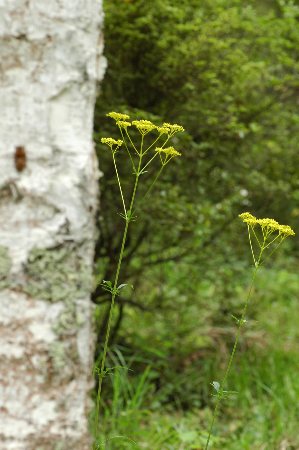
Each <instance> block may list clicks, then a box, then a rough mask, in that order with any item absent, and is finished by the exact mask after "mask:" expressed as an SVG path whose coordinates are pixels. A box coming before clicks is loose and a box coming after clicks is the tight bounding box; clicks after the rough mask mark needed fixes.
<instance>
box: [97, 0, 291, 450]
mask: <svg viewBox="0 0 299 450" xmlns="http://www.w3.org/2000/svg"><path fill="white" fill-rule="evenodd" d="M104 8H105V14H106V16H105V17H106V18H105V23H106V25H105V42H106V44H105V53H106V57H107V59H108V70H107V74H106V77H105V80H104V82H103V86H102V90H101V95H100V97H99V99H98V103H97V107H96V115H95V137H96V139H97V138H98V137H99V136H101V137H102V136H110V135H113V136H114V137H116V135H115V131H114V130H115V128H114V126H113V124H112V122H110V121H109V119H107V118H105V114H106V113H107V112H109V111H111V110H115V111H121V112H125V113H129V114H130V115H131V116H132V117H134V118H136V117H138V118H144V119H150V120H153V121H155V122H157V123H159V122H163V121H167V122H175V123H179V124H181V125H183V126H184V128H185V129H186V133H183V134H182V135H178V136H177V138H176V142H175V146H176V148H178V150H180V151H182V153H183V156H182V157H181V158H178V160H176V161H175V163H174V164H173V165H172V167H169V170H168V171H167V173H165V174H164V175H163V176H162V177H161V179H160V180H159V182H158V184H157V185H156V187H155V189H154V190H153V192H152V194H151V198H150V200H148V201H147V202H145V204H140V205H139V210H138V211H139V212H138V220H137V221H136V222H134V224H133V226H132V229H131V232H130V235H129V239H128V245H127V248H126V253H125V260H124V266H123V271H122V275H121V282H122V283H123V282H127V283H131V284H133V285H134V291H133V294H132V293H131V292H128V294H124V296H123V297H120V298H119V301H118V309H117V314H116V317H115V324H114V332H113V338H114V341H115V342H116V343H121V345H122V347H123V348H125V349H126V350H125V353H126V352H127V357H129V356H130V355H132V354H135V353H136V352H137V353H139V354H140V355H142V358H143V360H144V361H143V364H141V365H138V364H135V366H134V368H135V370H137V372H138V370H139V369H140V371H142V369H144V367H146V365H147V364H155V367H156V372H155V374H152V377H153V380H154V381H153V382H154V385H155V389H156V391H157V392H159V396H158V400H157V405H158V406H159V405H160V406H161V405H163V407H166V406H167V405H172V406H173V405H175V406H177V407H179V408H183V409H190V408H191V409H192V408H194V407H198V406H201V407H204V406H205V405H206V404H208V403H209V402H210V401H211V400H210V396H209V390H210V386H209V382H210V380H211V379H213V378H211V377H212V376H213V374H214V372H215V370H216V365H215V359H217V362H218V364H217V370H219V364H220V361H221V360H222V359H223V358H224V357H225V356H226V354H227V349H228V347H229V345H230V343H231V341H232V339H233V326H234V321H233V320H232V318H231V314H235V315H237V314H238V312H239V311H240V307H241V303H242V298H243V297H244V293H245V289H246V283H247V279H248V276H249V275H250V273H249V271H248V267H249V266H250V264H251V259H250V258H251V256H250V252H249V248H248V243H247V236H246V230H245V229H244V227H243V226H242V224H241V223H239V221H238V219H237V215H238V214H239V213H240V212H243V211H244V210H249V211H251V212H252V213H254V214H256V215H257V216H263V217H273V218H275V219H277V220H278V221H279V222H280V223H287V224H289V225H291V226H292V227H293V228H294V230H295V231H297V233H298V224H299V206H298V205H299V178H298V167H299V152H298V142H299V141H298V136H299V134H298V132H299V113H298V101H299V79H298V72H299V57H298V48H299V23H298V19H299V6H298V4H297V3H296V2H294V1H287V0H285V1H283V0H251V1H247V2H244V1H242V0H231V1H227V0H202V1H200V2H198V0H171V1H170V0H151V1H148V0H106V1H105V3H104ZM97 150H98V155H99V165H100V168H101V170H102V171H103V173H104V176H103V178H102V179H101V216H100V217H99V220H98V227H99V231H100V236H99V240H98V245H97V250H96V258H97V262H96V268H97V276H98V279H99V280H102V279H106V280H110V279H111V276H112V274H113V273H114V272H115V264H116V260H117V255H118V252H119V249H120V242H121V234H122V227H123V222H122V220H121V218H120V217H119V216H118V215H117V212H119V211H120V210H121V205H120V203H118V202H119V195H118V191H117V190H118V187H117V184H116V181H115V177H114V169H113V165H112V161H111V158H110V154H109V152H107V151H106V150H105V149H104V148H103V146H101V145H99V146H98V148H97ZM119 162H120V175H121V178H122V180H123V184H124V186H125V191H126V186H128V185H129V181H130V179H131V177H132V174H131V172H130V170H129V165H128V163H127V161H126V157H125V154H124V155H121V154H119ZM144 189H145V190H146V186H145V187H144ZM126 193H127V195H129V191H128V189H127V192H126ZM139 219H140V220H139ZM290 241H292V242H288V243H286V244H285V245H284V250H283V251H282V252H281V253H280V255H279V256H278V257H275V258H274V259H275V267H276V269H277V272H273V273H275V276H274V275H271V273H272V272H269V275H267V277H268V278H269V280H271V283H270V282H269V285H268V286H267V289H265V290H263V289H262V290H261V291H260V292H259V291H258V290H257V297H256V298H255V301H254V303H253V304H252V307H251V308H250V310H251V312H250V313H251V317H250V319H252V321H253V326H252V327H249V330H248V332H247V336H246V338H245V339H244V342H242V344H241V349H242V350H243V351H244V352H245V350H246V346H250V347H252V348H256V347H257V349H259V346H261V347H262V348H263V349H264V350H263V351H265V348H267V346H268V345H270V344H271V343H269V342H268V340H267V339H266V338H265V337H264V334H263V331H262V329H261V327H260V324H259V326H255V323H256V322H255V320H256V318H257V317H259V315H260V314H261V313H262V311H264V310H266V311H269V310H271V311H272V299H273V302H275V301H280V302H282V303H284V302H288V301H289V299H290V298H293V297H295V296H296V295H297V296H298V292H299V282H298V279H297V276H296V275H294V276H293V278H292V277H291V276H290V278H287V279H288V282H287V289H286V286H285V285H284V287H282V286H283V283H279V282H278V281H277V277H278V278H279V277H281V276H282V277H284V275H281V273H285V272H284V271H286V272H290V274H291V273H295V272H296V265H297V264H298V254H299V247H298V239H296V238H295V239H293V240H291V239H290ZM271 263H272V261H271ZM281 271H282V272H281ZM264 298H267V299H270V298H271V302H270V301H269V303H268V304H265V302H264ZM93 301H94V302H95V303H98V304H102V305H103V306H104V305H107V302H108V297H107V296H106V294H105V292H103V291H102V290H101V288H100V287H97V288H96V289H95V292H94V294H93ZM278 309H279V311H281V309H280V308H278ZM97 321H98V329H99V333H98V342H99V343H101V342H102V336H103V331H104V329H105V325H106V321H107V312H106V310H105V308H104V307H103V308H101V310H100V313H99V314H98V316H97ZM262 323H264V322H262ZM266 331H268V330H267V329H266ZM272 331H273V330H270V329H269V335H270V337H271V336H273V333H272ZM284 332H285V333H286V335H287V334H288V330H287V329H285V330H284ZM271 333H272V334H271ZM292 339H293V340H292V342H297V341H296V340H298V336H295V337H293V338H292ZM261 342H262V343H261ZM98 349H100V346H98ZM216 355H217V356H216ZM219 355H220V356H219ZM273 358H274V359H275V356H273ZM250 376H251V375H250ZM167 407H168V406H167ZM273 445H274V444H273ZM275 445H276V444H275ZM298 445H299V444H298ZM144 448H146V447H144ZM152 448H155V447H152ZM163 448H168V447H166V446H165V447H163ZM169 448H174V447H169ZM188 448H189V447H188ZM190 448H191V447H190ZM194 448H196V447H194ZM223 448H224V447H223ZM229 448H230V449H232V448H234V447H233V445H232V444H231V447H229ZM236 448H237V447H236ZM242 448H247V447H246V446H245V444H244V447H242ZM248 448H250V449H252V448H254V447H253V446H252V447H248ZM258 448H260V447H258ZM269 448H271V449H272V448H274V447H269ZM275 448H276V447H275Z"/></svg>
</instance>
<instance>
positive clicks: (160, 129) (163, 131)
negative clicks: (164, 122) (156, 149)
mask: <svg viewBox="0 0 299 450" xmlns="http://www.w3.org/2000/svg"><path fill="white" fill-rule="evenodd" d="M156 130H157V131H158V133H159V134H168V133H169V129H168V128H167V127H156Z"/></svg>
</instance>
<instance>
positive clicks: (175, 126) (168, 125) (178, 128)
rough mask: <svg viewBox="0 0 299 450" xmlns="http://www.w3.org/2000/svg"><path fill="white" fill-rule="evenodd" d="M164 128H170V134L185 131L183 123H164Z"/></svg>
mask: <svg viewBox="0 0 299 450" xmlns="http://www.w3.org/2000/svg"><path fill="white" fill-rule="evenodd" d="M163 128H167V129H168V133H169V134H170V135H173V134H174V133H178V132H179V131H185V130H184V128H183V127H182V126H181V125H178V124H177V123H174V124H171V123H166V122H165V123H163Z"/></svg>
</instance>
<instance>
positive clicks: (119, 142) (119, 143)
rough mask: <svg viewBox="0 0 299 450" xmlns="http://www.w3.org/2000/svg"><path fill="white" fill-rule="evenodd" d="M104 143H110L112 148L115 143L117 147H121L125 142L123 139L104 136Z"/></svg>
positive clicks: (109, 145) (102, 140)
mask: <svg viewBox="0 0 299 450" xmlns="http://www.w3.org/2000/svg"><path fill="white" fill-rule="evenodd" d="M101 142H102V144H106V145H108V147H110V148H111V149H112V147H113V145H116V146H117V147H120V146H121V145H122V144H123V141H122V140H121V139H118V140H115V139H113V138H111V137H109V138H102V139H101Z"/></svg>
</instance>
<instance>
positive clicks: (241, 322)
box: [205, 233, 265, 450]
mask: <svg viewBox="0 0 299 450" xmlns="http://www.w3.org/2000/svg"><path fill="white" fill-rule="evenodd" d="M249 236H250V233H249ZM250 246H251V242H250ZM264 246H265V240H264V243H263V245H262V247H261V249H260V254H259V257H258V259H257V261H256V260H255V258H254V256H253V259H254V263H255V267H254V270H253V274H252V278H251V282H250V286H249V290H248V294H247V297H246V299H245V304H244V307H243V310H242V314H241V318H240V319H238V328H237V333H236V337H235V342H234V345H233V349H232V351H231V354H230V357H229V360H228V363H227V366H226V370H225V373H224V376H223V378H222V380H221V383H220V387H219V390H218V392H217V400H216V404H215V407H214V411H213V416H212V419H211V423H210V428H209V434H208V438H207V442H206V445H205V450H208V448H209V444H210V439H211V436H212V431H213V427H214V423H215V420H216V417H217V414H218V411H219V407H220V403H221V400H222V398H223V394H224V387H225V384H226V382H227V379H228V376H229V374H230V371H231V367H232V363H233V360H234V357H235V353H236V350H237V347H238V343H239V339H240V336H241V331H242V328H243V326H244V324H245V323H246V319H245V317H246V314H247V309H248V305H249V301H250V298H251V295H252V292H253V288H254V283H255V279H256V275H257V272H258V269H259V267H260V261H261V257H262V254H263V251H264Z"/></svg>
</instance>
